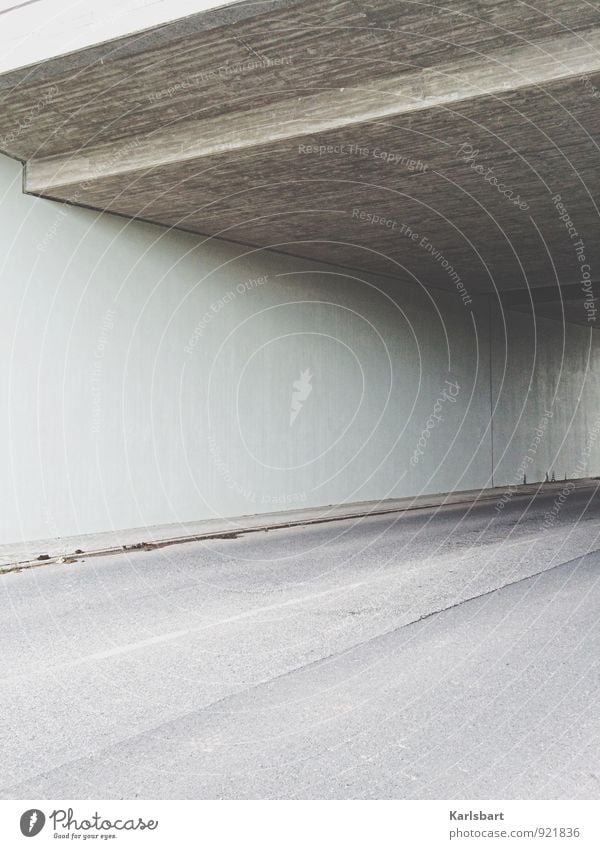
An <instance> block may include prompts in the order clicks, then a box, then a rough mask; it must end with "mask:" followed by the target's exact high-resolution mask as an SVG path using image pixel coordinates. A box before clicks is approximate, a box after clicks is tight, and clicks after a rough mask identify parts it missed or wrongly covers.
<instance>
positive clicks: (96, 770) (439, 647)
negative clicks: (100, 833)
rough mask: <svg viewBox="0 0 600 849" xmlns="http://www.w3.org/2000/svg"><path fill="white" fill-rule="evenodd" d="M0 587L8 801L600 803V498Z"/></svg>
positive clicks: (180, 556) (253, 544) (0, 695)
mask: <svg viewBox="0 0 600 849" xmlns="http://www.w3.org/2000/svg"><path fill="white" fill-rule="evenodd" d="M556 495H557V493H556V492H555V491H553V492H552V493H551V494H548V493H546V494H543V495H541V496H538V498H537V499H535V500H533V501H532V500H531V499H530V498H518V497H517V498H513V499H512V501H511V502H510V503H509V504H507V506H506V507H505V508H504V510H503V511H502V512H501V513H498V512H497V511H496V510H495V505H494V504H493V503H486V504H481V505H477V506H475V507H473V508H471V509H467V508H465V507H451V508H445V509H428V510H418V511H412V512H407V513H402V514H397V515H393V516H381V517H371V518H368V519H364V520H360V521H338V522H332V523H331V524H326V525H318V526H313V527H305V528H294V529H289V530H278V531H271V532H264V533H253V534H248V535H246V536H241V537H239V538H237V539H228V540H212V541H210V542H203V543H200V542H196V543H189V544H185V545H179V546H173V547H169V548H165V549H161V550H157V551H151V552H128V553H127V554H122V555H117V556H111V557H102V558H90V559H87V560H86V559H84V560H80V561H79V562H77V563H74V564H52V565H42V566H40V567H39V568H35V569H31V570H28V571H23V572H20V573H11V574H7V575H4V576H2V577H0V594H1V604H0V652H1V659H2V665H1V669H0V677H1V678H2V683H1V687H0V707H1V716H2V725H1V729H2V730H1V732H0V734H1V748H0V771H1V776H0V788H1V789H0V796H1V797H2V798H19V799H44V798H50V799H65V800H68V799H85V798H93V799H98V798H99V799H112V798H135V797H140V798H148V799H153V798H158V799H161V798H165V799H166V798H201V799H202V798H328V799H329V798H337V799H342V798H421V799H427V798H441V799H445V798H448V799H460V798H462V799H469V798H471V799H477V798H486V799H488V798H492V799H493V798H497V799H509V798H581V799H596V798H598V794H599V792H600V763H599V758H598V752H599V750H600V747H599V742H600V739H599V738H600V715H599V710H598V703H599V698H598V697H599V695H600V692H599V691H600V686H599V683H600V682H599V675H598V662H599V659H600V635H599V629H598V619H599V616H600V582H599V579H600V541H599V535H600V496H598V495H597V494H596V493H595V491H594V490H593V489H587V490H579V491H576V492H573V493H571V494H570V495H569V496H568V497H567V498H566V500H565V501H564V503H563V504H561V507H560V509H559V510H556V509H553V503H554V499H555V498H556Z"/></svg>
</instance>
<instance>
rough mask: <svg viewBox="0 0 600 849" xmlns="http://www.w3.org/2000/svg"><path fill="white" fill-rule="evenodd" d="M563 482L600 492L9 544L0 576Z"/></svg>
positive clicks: (328, 511) (375, 505)
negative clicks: (541, 494)
mask: <svg viewBox="0 0 600 849" xmlns="http://www.w3.org/2000/svg"><path fill="white" fill-rule="evenodd" d="M567 483H569V484H571V486H572V487H573V488H575V489H586V488H593V489H598V487H600V478H580V479H578V480H571V481H557V482H554V483H544V482H542V483H535V484H526V485H520V486H504V487H493V488H490V489H480V490H461V491H458V492H444V493H437V494H434V495H421V496H414V497H408V498H397V499H388V500H385V501H362V502H354V503H352V504H342V505H332V506H328V507H316V508H312V507H310V508H304V509H302V510H285V511H279V512H276V513H261V514H256V515H251V516H238V517H234V518H230V519H225V518H219V519H207V520H203V521H199V522H187V523H182V524H178V525H155V526H152V527H146V528H132V529H128V530H121V531H107V532H103V533H98V534H83V535H79V536H71V537H62V538H56V539H48V540H36V541H33V542H21V543H11V544H7V545H0V575H2V574H5V573H8V572H16V571H21V570H22V569H31V568H33V567H35V566H42V565H45V564H50V563H75V562H77V561H78V560H80V559H81V558H82V557H86V558H89V557H105V556H108V555H113V554H123V553H134V552H136V551H152V550H154V549H158V548H166V547H167V546H171V545H183V544H185V543H189V542H201V541H202V540H210V539H234V538H236V537H237V536H240V535H244V534H249V533H258V532H260V531H262V532H266V531H273V530H280V529H285V528H295V527H302V526H304V525H319V524H325V523H329V522H341V521H349V520H352V519H361V518H366V517H368V516H384V515H386V514H391V513H404V512H407V511H413V510H426V509H431V508H434V507H452V506H466V505H469V504H470V505H476V504H478V503H480V502H489V501H495V500H500V499H501V498H502V496H505V495H506V494H507V493H508V494H510V498H511V499H513V498H524V497H530V496H533V495H536V494H537V493H539V492H542V491H543V492H544V493H548V492H560V491H561V490H562V489H563V488H564V486H565V484H567ZM182 531H183V533H182Z"/></svg>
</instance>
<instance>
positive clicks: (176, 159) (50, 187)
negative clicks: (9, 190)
mask: <svg viewBox="0 0 600 849" xmlns="http://www.w3.org/2000/svg"><path fill="white" fill-rule="evenodd" d="M0 103H1V104H2V106H1V111H0V149H2V150H4V151H5V152H7V153H9V154H10V155H13V156H16V157H18V158H20V159H21V160H23V161H24V162H25V163H26V173H25V184H24V185H25V190H26V191H28V192H30V193H33V194H38V195H42V196H44V197H49V198H56V199H60V200H66V201H69V202H72V203H77V204H82V205H85V206H90V207H93V208H98V209H105V210H109V211H111V212H116V213H119V214H122V215H127V216H132V217H138V218H142V219H145V220H150V221H154V222H158V223H161V224H166V225H169V226H173V227H181V228H184V229H187V230H192V231H194V232H197V233H201V234H205V235H217V236H219V237H221V238H226V239H230V240H233V241H238V242H242V243H245V244H249V245H257V246H261V247H262V246H269V247H274V248H275V249H276V250H280V251H285V252H288V253H291V254H295V255H299V256H308V257H312V258H316V259H318V260H321V261H326V262H332V263H336V264H340V265H343V266H350V267H353V268H356V269H359V270H361V269H364V270H368V271H376V272H380V273H385V274H390V275H394V276H395V277H397V278H399V279H400V280H418V281H420V282H422V283H423V284H425V285H430V286H434V287H437V288H445V289H448V290H449V291H457V287H458V286H459V284H458V283H457V279H459V280H460V284H461V285H464V287H465V289H466V290H467V291H468V292H469V294H470V295H471V296H475V295H476V294H477V293H485V292H494V291H495V290H501V291H503V292H505V291H506V292H512V291H513V290H525V293H526V295H525V298H526V300H525V302H523V303H521V304H520V305H518V304H517V305H516V306H517V307H518V308H527V303H529V304H530V303H531V300H532V299H531V297H530V296H529V295H528V294H527V289H528V288H531V287H536V288H537V287H540V290H543V291H544V294H543V296H542V295H541V293H540V296H539V297H536V299H535V303H536V310H538V312H539V314H555V313H556V310H557V309H559V312H560V314H561V315H562V314H563V311H565V312H566V314H568V317H569V318H570V319H572V320H585V319H587V313H586V312H584V310H583V305H584V298H583V293H582V290H581V280H582V277H583V275H584V274H585V275H589V278H590V279H591V280H595V279H597V277H598V272H597V269H598V268H600V242H599V240H598V239H597V232H598V225H599V224H600V218H599V215H598V206H597V198H598V197H600V148H599V146H598V140H599V139H600V11H599V10H598V9H596V8H594V7H593V6H591V5H590V4H581V3H579V2H577V0H544V2H543V3H542V2H539V3H538V8H537V9H536V8H535V6H532V5H531V4H529V3H527V4H526V3H523V2H519V0H505V2H502V0H495V2H488V0H470V2H455V3H452V5H451V7H449V8H445V7H443V5H442V4H441V3H435V2H431V3H429V4H426V3H420V2H419V3H417V2H401V0H369V2H363V1H362V0H352V2H350V1H349V0H308V1H306V0H280V2H269V3H267V4H258V5H257V4H256V3H255V2H249V3H239V4H234V5H232V6H228V7H225V8H224V9H217V10H212V11H211V12H203V13H199V14H197V15H194V16H193V17H191V18H186V19H183V20H181V21H177V22H175V23H173V24H167V25H165V26H163V27H159V28H156V29H154V30H150V31H147V32H144V33H139V34H136V35H133V36H127V37H125V38H122V39H120V40H117V41H111V42H108V43H106V44H102V45H97V46H95V47H91V48H87V49H85V50H81V51H79V52H77V53H73V54H70V55H68V56H64V57H58V58H55V59H51V60H49V61H47V62H44V63H41V64H38V65H36V66H32V67H29V68H25V69H20V70H17V71H12V72H9V73H7V74H4V75H3V76H1V77H0ZM556 195H560V203H562V204H563V206H562V207H560V206H559V205H558V204H559V202H558V200H557V199H556ZM561 216H562V220H561ZM377 219H379V222H383V223H378V222H377ZM580 240H581V242H580ZM577 245H578V246H579V252H578V250H577ZM582 255H583V257H584V259H583V260H582V258H581V257H582ZM558 285H563V286H566V287H570V288H568V290H567V289H565V296H564V297H562V300H561V296H560V293H559V291H558ZM461 291H462V290H461ZM567 291H568V294H569V298H567V297H566V293H567ZM553 293H554V296H553ZM505 297H506V299H507V301H509V300H510V299H511V298H512V299H513V300H514V297H515V296H514V295H513V294H510V295H506V296H505ZM586 297H587V300H588V302H589V295H588V296H586ZM517 300H518V298H517ZM557 304H558V307H557Z"/></svg>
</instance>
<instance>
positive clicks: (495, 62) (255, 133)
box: [25, 28, 600, 200]
mask: <svg viewBox="0 0 600 849" xmlns="http://www.w3.org/2000/svg"><path fill="white" fill-rule="evenodd" d="M582 39H583V40H584V42H585V45H586V49H585V50H583V51H582V49H581V47H582ZM598 72H600V28H593V29H590V30H586V31H585V32H583V33H577V34H574V33H566V34H563V35H560V36H555V37H553V38H549V39H546V40H544V41H541V42H539V43H538V44H536V45H535V46H532V45H521V46H518V47H516V48H515V47H512V48H510V49H506V50H498V51H494V52H493V53H492V54H490V55H489V56H487V57H485V58H483V59H482V58H481V57H474V58H470V59H467V60H464V59H463V60H461V61H460V62H453V63H446V64H444V65H441V66H437V67H433V68H425V69H423V70H411V71H406V72H403V73H401V74H396V75H394V76H391V77H388V78H386V79H385V80H384V81H378V82H374V83H372V84H370V83H368V82H367V83H366V84H365V85H364V86H360V87H359V86H356V87H352V88H343V89H340V90H336V91H335V92H331V91H324V92H321V93H319V94H314V95H308V96H300V97H295V98H293V99H287V100H284V101H281V102H278V103H275V104H271V105H269V106H263V107H260V108H257V109H253V110H250V111H246V112H233V113H231V112H229V113H225V114H223V115H220V116H218V117H216V118H208V119H206V118H204V119H202V118H198V119H192V120H183V121H178V122H176V123H173V124H172V125H170V126H167V127H165V128H158V129H156V130H153V131H151V132H146V133H142V134H138V135H135V136H133V137H129V138H121V139H119V140H118V141H115V142H111V143H108V144H102V145H98V146H95V147H85V148H84V149H82V150H72V151H67V152H65V153H63V154H60V155H55V156H49V157H41V158H35V157H34V158H32V159H30V160H29V161H28V162H27V170H26V178H25V188H26V191H28V192H32V193H35V194H42V195H43V194H49V195H51V196H52V197H54V198H60V197H64V198H65V199H67V200H68V199H69V195H68V193H62V190H63V189H64V188H65V187H69V186H73V185H76V184H81V183H87V184H93V183H95V182H100V181H102V180H103V179H105V178H107V177H113V176H120V175H126V174H131V173H135V172H140V171H141V172H144V171H152V172H156V171H157V169H160V168H162V167H163V166H172V165H177V164H188V163H190V162H192V161H194V160H200V159H202V158H204V157H209V156H215V155H219V154H235V153H236V152H241V151H244V150H248V149H251V148H261V147H264V146H266V145H270V144H273V143H276V142H281V141H288V140H293V139H298V140H300V139H302V138H312V137H314V136H318V135H321V134H324V133H327V132H331V131H339V130H343V129H346V128H348V129H350V128H352V127H356V126H359V125H363V124H369V123H373V122H378V121H384V120H386V119H393V118H395V117H400V116H402V115H407V114H409V113H412V112H422V111H426V110H434V109H436V108H438V107H441V106H445V107H448V108H451V107H452V106H453V105H458V104H460V103H462V102H464V101H467V100H474V99H476V98H479V97H483V96H489V95H498V96H499V97H500V98H501V97H502V96H503V95H506V93H507V92H509V91H518V90H520V89H527V88H531V87H533V86H548V85H550V84H552V83H554V82H557V81H560V80H566V79H569V78H572V77H581V76H583V75H591V74H594V73H598ZM374 95H377V97H376V98H374Z"/></svg>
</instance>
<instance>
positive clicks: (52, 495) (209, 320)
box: [0, 157, 600, 542]
mask: <svg viewBox="0 0 600 849" xmlns="http://www.w3.org/2000/svg"><path fill="white" fill-rule="evenodd" d="M0 198H1V201H0V232H1V233H2V239H3V245H4V247H5V250H4V252H3V256H2V259H1V264H0V291H1V295H2V305H3V306H2V310H1V311H0V358H1V362H2V370H1V372H0V392H1V395H2V399H3V410H4V411H5V415H4V416H3V417H2V420H1V422H0V476H1V480H2V483H3V496H2V510H1V511H0V541H2V542H5V541H6V542H8V541H16V540H20V539H36V538H44V537H55V536H61V535H66V534H77V533H88V532H95V531H102V530H109V529H113V528H118V529H121V528H129V527H137V526H142V525H153V524H162V523H172V522H178V521H182V522H184V521H192V520H195V519H202V518H210V517H215V516H221V515H225V516H234V515H247V514H252V513H260V512H270V511H274V510H280V509H282V508H285V507H287V506H289V507H293V508H297V507H302V506H317V505H325V504H331V503H341V502H352V501H359V500H364V499H381V498H389V497H399V496H403V495H412V494H418V493H431V492H440V491H449V490H460V489H469V488H477V487H485V486H489V485H490V484H491V476H492V453H494V456H497V457H499V458H500V455H501V454H502V453H504V456H502V457H501V459H499V463H498V469H497V470H496V477H497V478H498V479H500V478H501V482H511V480H512V477H514V469H515V468H518V466H519V461H520V455H521V454H522V453H523V449H524V446H525V447H526V446H527V445H528V439H529V433H530V430H531V428H532V426H533V425H534V423H537V419H536V416H537V415H538V413H539V410H540V409H541V408H542V407H543V406H544V405H545V404H547V403H548V391H549V387H550V386H551V380H550V378H549V377H548V374H549V373H550V372H552V373H554V371H555V369H556V363H557V360H556V357H557V350H558V348H557V341H556V340H557V338H559V337H560V335H561V333H562V328H561V326H560V325H559V324H558V323H552V322H548V323H547V325H546V324H545V325H544V332H543V333H539V334H538V336H537V346H538V348H537V362H538V366H537V372H536V373H535V374H534V376H533V379H532V381H531V385H532V387H533V390H532V391H530V393H529V400H528V401H527V407H526V411H525V413H524V414H523V416H521V418H520V419H519V416H520V414H521V411H522V407H523V404H524V403H525V400H526V395H527V389H528V386H529V382H528V380H527V379H526V369H524V362H525V360H526V358H527V357H530V356H531V346H529V347H528V343H527V341H526V340H527V328H526V327H525V325H526V322H527V317H526V316H518V315H516V316H515V315H512V314H505V315H506V317H507V318H508V321H509V341H508V345H505V343H504V341H503V338H502V335H501V334H500V335H499V331H498V328H499V327H500V326H501V322H500V324H499V323H498V322H496V321H494V322H493V324H494V326H495V327H496V331H495V333H494V337H493V345H490V337H489V329H490V316H489V312H488V310H487V308H485V309H481V311H479V312H478V311H475V312H474V313H473V312H472V311H471V307H469V306H465V305H464V304H463V303H462V301H461V299H460V298H459V297H458V296H451V295H445V294H441V293H439V292H435V293H432V292H431V291H428V290H426V289H424V288H422V287H420V286H419V285H418V284H416V283H414V282H410V281H408V280H398V281H389V280H385V281H384V280H378V279H376V278H373V277H370V278H368V279H367V278H366V277H365V276H361V275H358V274H356V275H353V274H352V273H351V272H349V271H347V270H341V269H335V268H334V267H321V268H320V267H319V266H318V265H316V264H315V263H311V262H308V261H301V260H295V259H292V258H290V257H285V256H282V255H278V254H275V253H272V252H268V251H267V252H265V251H254V250H251V249H245V248H242V247H240V246H236V245H231V244H228V243H225V242H219V241H214V240H207V241H203V240H202V239H201V238H198V237H196V236H190V235H186V234H183V233H181V232H169V231H167V230H165V229H163V228H160V227H154V226H149V225H144V224H141V223H137V222H132V221H129V220H126V219H120V218H116V217H113V216H108V215H98V214H96V213H93V212H91V211H86V210H82V209H77V208H68V207H63V206H61V205H58V204H54V203H52V202H49V201H45V200H40V199H35V198H31V197H28V196H24V195H23V194H22V192H21V166H20V165H19V164H18V163H16V162H14V161H12V160H10V159H7V158H5V157H2V158H0ZM567 335H568V344H567V346H566V348H565V355H564V363H563V365H564V372H565V374H566V375H568V377H566V378H565V380H564V381H563V383H564V388H563V386H562V384H561V393H559V394H560V397H561V403H562V401H564V402H565V403H564V406H561V408H560V414H558V413H557V415H556V416H555V418H554V419H553V426H552V428H551V429H550V430H549V431H548V433H549V434H551V442H549V444H548V446H547V447H545V449H544V451H545V452H546V453H542V452H541V451H540V452H539V453H538V455H537V458H536V463H537V465H536V466H535V472H533V471H532V474H537V475H538V477H539V476H540V475H541V473H542V471H544V472H545V467H546V466H548V465H549V459H550V458H551V457H552V456H553V454H554V453H556V452H558V458H559V459H560V461H561V462H558V460H557V462H556V468H557V470H559V471H562V469H563V466H565V467H566V466H567V465H568V466H569V468H568V469H567V468H565V471H567V472H569V471H570V470H571V469H572V468H573V466H574V464H575V462H576V459H577V457H578V452H580V451H581V446H582V444H583V443H584V441H585V434H586V429H587V428H588V427H589V423H590V421H591V420H592V419H593V418H594V417H595V415H596V410H597V408H598V403H597V402H598V399H599V397H600V387H599V386H598V381H597V379H596V380H592V379H591V377H590V376H589V374H588V373H587V372H586V371H585V369H586V363H587V349H588V345H589V341H588V340H589V332H588V331H586V329H585V328H569V329H568V334H567ZM524 340H525V341H524ZM519 346H520V347H519ZM503 347H506V348H507V349H508V351H509V361H508V367H507V369H506V374H505V379H504V383H503V384H502V388H501V391H500V379H501V378H500V375H501V372H500V371H499V366H498V362H499V361H500V359H499V358H501V357H502V353H501V352H502V348H503ZM491 352H492V359H493V361H494V362H493V365H492V366H490V353H491ZM593 354H594V356H595V357H597V356H598V350H597V345H596V346H595V348H594V351H593ZM490 368H491V370H490ZM544 369H546V371H544ZM579 384H581V385H583V384H585V391H584V392H580V393H579V394H580V395H581V401H580V404H579V407H578V410H577V413H576V416H575V418H574V419H573V423H572V424H571V425H569V418H568V416H569V413H568V411H567V408H568V406H570V405H571V404H572V401H573V398H574V397H575V395H577V386H578V385H579ZM492 393H494V397H492ZM494 400H497V401H498V404H497V410H496V414H495V417H494V427H493V432H494V436H495V444H494V446H492V438H491V433H492V428H491V426H490V424H491V423H490V410H491V406H492V402H493V401H494ZM515 425H516V426H517V428H516V431H515V435H514V436H512V438H511V434H512V432H513V430H514V428H515ZM492 448H493V452H492ZM599 471H600V456H599V453H598V451H597V450H596V449H594V452H593V456H592V457H591V459H590V461H589V463H588V465H587V468H586V469H585V471H582V473H581V475H580V476H583V475H584V474H586V475H589V474H594V473H598V472H599ZM528 478H529V476H528ZM529 479H531V478H529Z"/></svg>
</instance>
